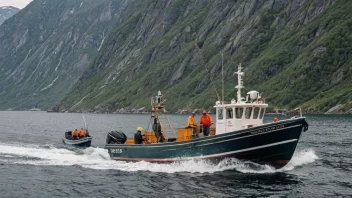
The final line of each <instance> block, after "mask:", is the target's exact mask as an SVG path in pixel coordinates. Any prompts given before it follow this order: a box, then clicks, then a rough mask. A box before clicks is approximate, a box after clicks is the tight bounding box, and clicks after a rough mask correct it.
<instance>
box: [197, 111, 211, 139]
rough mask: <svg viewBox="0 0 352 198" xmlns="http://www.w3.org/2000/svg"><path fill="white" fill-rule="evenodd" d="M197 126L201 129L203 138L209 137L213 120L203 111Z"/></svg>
mask: <svg viewBox="0 0 352 198" xmlns="http://www.w3.org/2000/svg"><path fill="white" fill-rule="evenodd" d="M199 124H200V126H202V127H203V134H204V136H209V128H210V126H211V125H212V124H213V120H212V119H211V116H210V115H209V114H208V113H207V111H206V110H203V114H202V116H200V122H199Z"/></svg>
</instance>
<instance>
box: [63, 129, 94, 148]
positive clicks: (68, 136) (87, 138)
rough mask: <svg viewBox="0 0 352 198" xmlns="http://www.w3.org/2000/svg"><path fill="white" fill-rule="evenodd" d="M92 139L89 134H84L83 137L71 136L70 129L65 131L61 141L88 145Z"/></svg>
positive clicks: (74, 144)
mask: <svg viewBox="0 0 352 198" xmlns="http://www.w3.org/2000/svg"><path fill="white" fill-rule="evenodd" d="M92 139H93V138H92V137H91V136H90V135H89V134H86V136H84V137H78V138H73V137H72V131H66V132H65V137H63V138H62V143H64V144H66V145H72V146H78V147H90V145H91V143H92Z"/></svg>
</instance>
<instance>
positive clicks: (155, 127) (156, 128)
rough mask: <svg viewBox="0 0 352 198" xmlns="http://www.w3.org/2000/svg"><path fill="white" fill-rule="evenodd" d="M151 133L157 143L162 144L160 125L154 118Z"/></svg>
mask: <svg viewBox="0 0 352 198" xmlns="http://www.w3.org/2000/svg"><path fill="white" fill-rule="evenodd" d="M153 131H154V134H155V137H156V140H157V142H164V136H163V134H162V132H161V125H160V123H158V119H157V118H154V123H153Z"/></svg>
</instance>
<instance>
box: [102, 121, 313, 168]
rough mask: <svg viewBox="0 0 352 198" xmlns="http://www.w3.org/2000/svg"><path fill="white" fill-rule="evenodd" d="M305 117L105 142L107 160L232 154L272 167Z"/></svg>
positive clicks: (287, 153) (288, 154)
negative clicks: (201, 133)
mask: <svg viewBox="0 0 352 198" xmlns="http://www.w3.org/2000/svg"><path fill="white" fill-rule="evenodd" d="M307 129H308V124H307V123H306V121H305V118H296V119H289V120H283V121H280V122H276V123H269V124H264V125H262V126H258V127H253V128H249V129H244V130H238V131H234V132H230V133H225V134H220V135H215V136H208V137H202V138H197V139H190V140H187V141H182V142H166V143H160V144H140V145H137V144H106V145H105V148H106V149H108V151H109V154H110V157H111V159H114V160H122V161H149V162H175V161H183V160H201V159H210V160H215V161H217V160H221V159H223V158H229V157H235V158H237V159H243V160H249V161H253V162H257V163H262V164H269V165H272V166H274V167H276V168H280V167H283V166H285V165H286V164H287V163H288V162H289V161H290V160H291V158H292V156H293V153H294V151H295V149H296V146H297V143H298V140H299V138H300V136H301V133H302V131H306V130H307Z"/></svg>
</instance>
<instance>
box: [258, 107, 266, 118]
mask: <svg viewBox="0 0 352 198" xmlns="http://www.w3.org/2000/svg"><path fill="white" fill-rule="evenodd" d="M264 112H265V108H262V109H261V110H260V116H259V119H263V117H264Z"/></svg>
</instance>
